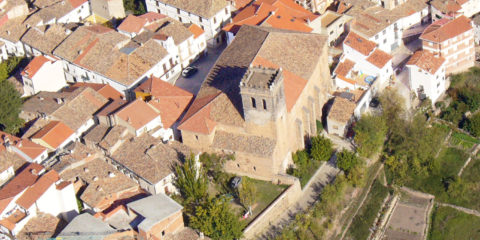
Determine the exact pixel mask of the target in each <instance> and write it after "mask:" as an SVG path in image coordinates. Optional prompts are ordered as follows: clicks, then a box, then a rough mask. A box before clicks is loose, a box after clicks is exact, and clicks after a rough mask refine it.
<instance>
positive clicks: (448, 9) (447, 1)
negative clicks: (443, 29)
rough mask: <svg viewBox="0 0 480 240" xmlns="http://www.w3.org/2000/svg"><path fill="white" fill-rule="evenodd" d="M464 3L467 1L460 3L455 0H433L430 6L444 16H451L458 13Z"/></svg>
mask: <svg viewBox="0 0 480 240" xmlns="http://www.w3.org/2000/svg"><path fill="white" fill-rule="evenodd" d="M465 2H467V1H463V2H462V3H460V1H455V0H433V1H431V2H430V5H432V7H434V8H435V9H437V10H439V11H441V12H443V13H444V14H451V13H456V12H458V11H460V10H461V9H462V5H463V3H465Z"/></svg>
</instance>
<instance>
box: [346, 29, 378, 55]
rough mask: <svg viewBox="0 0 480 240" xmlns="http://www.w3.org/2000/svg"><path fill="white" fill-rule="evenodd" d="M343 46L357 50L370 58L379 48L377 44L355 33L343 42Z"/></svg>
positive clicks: (349, 34)
mask: <svg viewBox="0 0 480 240" xmlns="http://www.w3.org/2000/svg"><path fill="white" fill-rule="evenodd" d="M343 44H345V45H347V46H349V47H351V48H353V49H355V50H356V51H358V52H359V53H361V54H363V55H365V56H368V55H369V54H370V53H371V52H372V51H373V50H374V49H375V48H376V47H377V44H375V43H374V42H372V41H369V40H368V39H366V38H364V37H361V36H360V35H358V34H356V33H354V32H353V31H350V32H349V33H348V35H347V37H346V38H345V40H344V41H343Z"/></svg>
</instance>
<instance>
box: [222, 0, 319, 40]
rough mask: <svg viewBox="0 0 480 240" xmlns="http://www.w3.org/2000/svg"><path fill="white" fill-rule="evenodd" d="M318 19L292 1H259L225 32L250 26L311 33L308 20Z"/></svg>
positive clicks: (241, 12) (241, 14) (235, 20)
mask: <svg viewBox="0 0 480 240" xmlns="http://www.w3.org/2000/svg"><path fill="white" fill-rule="evenodd" d="M317 17H318V16H317V15H315V14H313V13H312V12H309V11H308V10H306V9H304V8H303V7H302V6H300V5H298V4H296V3H295V2H294V1H292V0H257V1H255V2H254V3H253V4H251V5H250V6H247V7H245V8H244V9H243V10H242V11H240V12H239V13H238V14H237V15H236V16H235V17H234V18H233V19H232V20H233V21H232V23H230V24H228V25H226V26H225V27H224V28H223V30H225V31H229V32H232V33H236V32H237V31H238V30H239V27H240V26H242V25H244V24H248V25H268V26H270V27H274V28H280V29H288V30H295V31H300V32H311V31H312V30H313V29H312V28H310V27H309V26H308V25H307V20H313V19H315V18H317Z"/></svg>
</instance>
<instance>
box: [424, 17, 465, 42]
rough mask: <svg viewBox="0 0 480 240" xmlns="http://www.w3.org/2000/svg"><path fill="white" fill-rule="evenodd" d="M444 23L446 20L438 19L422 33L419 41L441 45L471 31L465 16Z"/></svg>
mask: <svg viewBox="0 0 480 240" xmlns="http://www.w3.org/2000/svg"><path fill="white" fill-rule="evenodd" d="M446 21H448V20H443V19H440V20H438V21H436V22H434V23H432V24H430V26H428V27H427V28H426V29H425V30H424V31H423V33H422V35H421V36H420V39H422V40H426V41H431V42H435V43H441V42H443V41H446V40H448V39H450V38H453V37H456V36H458V35H460V34H462V33H464V32H466V31H468V30H471V29H472V23H471V21H470V19H468V18H467V17H465V16H460V17H458V18H455V19H453V20H450V21H448V22H446Z"/></svg>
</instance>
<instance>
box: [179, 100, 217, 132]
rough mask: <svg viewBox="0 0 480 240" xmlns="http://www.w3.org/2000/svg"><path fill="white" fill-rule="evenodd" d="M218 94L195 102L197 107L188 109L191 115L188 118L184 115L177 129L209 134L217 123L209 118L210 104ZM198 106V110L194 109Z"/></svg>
mask: <svg viewBox="0 0 480 240" xmlns="http://www.w3.org/2000/svg"><path fill="white" fill-rule="evenodd" d="M220 94H221V93H218V94H213V95H209V96H206V97H203V98H201V99H198V100H196V102H197V105H195V106H192V107H191V108H190V109H189V111H191V113H193V114H192V115H190V116H187V115H185V117H184V118H183V119H182V122H181V124H180V125H179V126H178V129H180V130H187V131H191V132H198V133H203V134H210V133H211V132H212V131H213V129H214V128H215V126H216V125H217V123H216V122H215V121H213V120H212V119H211V116H210V113H211V110H212V108H211V107H212V105H211V103H212V102H213V101H214V100H215V98H217V97H218V96H219V95H220ZM198 106H200V108H199V109H196V108H197V107H198Z"/></svg>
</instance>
